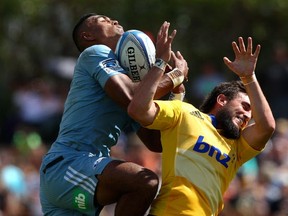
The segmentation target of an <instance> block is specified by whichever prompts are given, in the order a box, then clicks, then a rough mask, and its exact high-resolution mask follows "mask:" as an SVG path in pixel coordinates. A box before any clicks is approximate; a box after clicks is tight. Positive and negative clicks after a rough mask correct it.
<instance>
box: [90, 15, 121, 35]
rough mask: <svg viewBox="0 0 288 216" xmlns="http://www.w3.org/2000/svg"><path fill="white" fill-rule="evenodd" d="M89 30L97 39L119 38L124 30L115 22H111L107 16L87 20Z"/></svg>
mask: <svg viewBox="0 0 288 216" xmlns="http://www.w3.org/2000/svg"><path fill="white" fill-rule="evenodd" d="M87 22H88V23H87V25H88V26H89V28H90V29H91V30H92V31H94V32H95V34H96V35H97V37H105V38H115V37H118V38H119V37H120V36H121V35H122V34H123V32H124V30H123V27H122V26H121V25H119V23H118V21H117V20H112V19H110V18H109V17H107V16H103V15H96V16H91V17H89V18H88V20H87Z"/></svg>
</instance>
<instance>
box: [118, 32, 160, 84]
mask: <svg viewBox="0 0 288 216" xmlns="http://www.w3.org/2000/svg"><path fill="white" fill-rule="evenodd" d="M115 53H116V56H117V58H118V61H119V63H120V65H121V67H122V68H123V69H124V70H125V71H127V72H128V76H129V77H130V78H131V80H132V81H133V82H139V81H141V80H142V79H143V77H144V76H145V75H146V74H147V72H148V71H149V69H150V68H151V67H152V66H153V64H154V63H155V56H156V49H155V45H154V43H153V42H152V40H151V38H150V37H149V36H148V35H147V34H145V33H144V32H142V31H139V30H129V31H126V32H124V33H123V35H122V36H121V37H120V39H119V41H118V43H117V46H116V50H115Z"/></svg>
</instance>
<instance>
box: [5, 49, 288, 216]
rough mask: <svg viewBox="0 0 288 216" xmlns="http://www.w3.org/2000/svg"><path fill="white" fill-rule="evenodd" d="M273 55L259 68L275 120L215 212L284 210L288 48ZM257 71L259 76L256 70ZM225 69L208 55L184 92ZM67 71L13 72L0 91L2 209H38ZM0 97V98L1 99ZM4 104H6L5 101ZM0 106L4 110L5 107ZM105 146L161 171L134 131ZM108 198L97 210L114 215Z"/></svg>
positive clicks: (27, 215) (14, 213)
mask: <svg viewBox="0 0 288 216" xmlns="http://www.w3.org/2000/svg"><path fill="white" fill-rule="evenodd" d="M273 57H274V59H273V60H274V63H273V64H271V67H268V68H267V70H265V71H263V72H262V71H261V73H260V74H257V77H258V78H259V81H260V84H261V86H262V87H263V90H264V92H265V94H266V96H267V99H268V101H269V103H270V105H271V107H272V110H273V113H274V115H275V118H276V119H277V128H276V132H275V134H274V135H273V137H272V138H271V139H270V141H269V143H267V147H266V148H265V150H264V151H263V152H262V153H261V154H260V155H259V156H258V157H256V158H254V159H252V160H250V161H248V162H247V163H245V164H244V165H243V167H242V168H241V169H240V171H239V172H238V174H237V176H236V177H235V179H234V180H233V182H232V184H231V185H230V187H229V189H228V190H227V192H226V193H225V197H224V198H225V208H224V211H223V212H222V213H221V216H230V215H233V216H250V215H251V216H252V215H253V216H284V215H288V85H287V83H288V56H287V50H286V47H285V46H284V45H283V44H277V45H276V46H275V53H274V54H273ZM258 75H259V76H258ZM226 79H227V77H226V76H225V75H223V73H222V72H221V71H219V70H218V69H217V68H216V67H215V65H213V63H211V62H207V63H205V64H203V67H201V71H199V73H198V75H197V76H196V77H194V78H193V80H191V81H190V83H189V85H190V86H189V87H188V88H187V90H189V91H191V94H190V95H193V96H194V97H189V98H188V99H187V100H191V101H190V102H192V103H194V102H195V103H196V105H197V103H198V102H200V101H201V100H202V99H203V97H205V94H206V93H207V92H209V91H210V90H211V89H212V88H213V87H214V86H215V85H217V84H218V83H219V82H222V81H225V80H226ZM69 84H70V79H62V78H59V77H57V76H56V77H55V76H52V77H51V76H48V77H47V76H43V77H36V78H29V79H17V80H15V81H13V83H12V84H11V86H10V90H11V91H10V92H9V94H10V95H9V100H7V97H5V96H7V95H8V93H7V92H3V91H2V92H1V93H0V100H1V101H0V102H1V105H2V108H3V107H9V108H7V110H5V112H2V113H1V114H0V120H1V122H0V216H2V215H5V216H6V215H7V216H18V215H23V216H40V215H41V206H40V203H39V197H38V192H39V173H38V170H39V166H40V162H41V158H42V156H43V155H44V154H45V153H46V151H47V149H48V148H49V146H50V145H51V143H52V142H53V141H54V139H55V138H56V136H57V132H58V124H59V122H60V119H61V114H62V111H63V105H64V100H65V97H66V94H67V92H68V89H69ZM3 98H4V99H5V98H6V99H5V100H4V99H3ZM195 103H194V104H195ZM8 105H9V106H8ZM3 113H4V114H3ZM111 154H112V155H113V156H114V157H116V158H120V159H124V160H128V161H133V162H135V163H138V164H141V165H143V166H145V167H147V168H150V169H151V170H153V171H154V172H156V173H157V174H159V176H161V154H159V153H153V152H150V151H149V150H148V149H147V148H146V147H145V146H144V145H143V143H142V142H141V141H140V140H139V139H138V137H137V136H136V135H135V134H134V133H129V132H123V133H122V135H121V136H120V139H119V140H118V144H117V145H116V146H114V147H113V148H112V151H111ZM113 208H114V206H113V205H111V206H108V207H105V208H104V210H103V211H102V213H101V216H111V215H113V213H112V212H113Z"/></svg>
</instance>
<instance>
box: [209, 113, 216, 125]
mask: <svg viewBox="0 0 288 216" xmlns="http://www.w3.org/2000/svg"><path fill="white" fill-rule="evenodd" d="M209 116H210V118H211V121H212V125H213V126H214V127H215V128H216V127H217V119H216V117H215V116H214V115H212V114H209Z"/></svg>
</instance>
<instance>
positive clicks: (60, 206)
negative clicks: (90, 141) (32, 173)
mask: <svg viewBox="0 0 288 216" xmlns="http://www.w3.org/2000/svg"><path fill="white" fill-rule="evenodd" d="M112 160H113V159H112V158H110V157H98V156H96V155H95V154H92V153H90V152H86V151H77V150H74V149H72V148H71V147H63V151H60V152H56V153H55V152H54V153H48V154H47V155H45V156H44V158H43V161H42V165H41V167H40V200H41V206H42V211H43V214H44V216H46V215H47V216H48V215H49V216H50V215H57V216H58V215H63V216H64V215H65V216H67V215H69V216H76V215H77V216H78V215H93V216H95V215H99V214H100V211H101V210H102V208H103V206H100V205H98V206H95V205H94V192H95V188H96V186H97V182H98V180H97V178H96V175H98V174H101V173H102V171H103V169H104V168H105V167H106V165H107V164H108V163H109V162H111V161H112Z"/></svg>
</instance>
